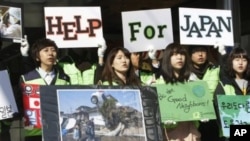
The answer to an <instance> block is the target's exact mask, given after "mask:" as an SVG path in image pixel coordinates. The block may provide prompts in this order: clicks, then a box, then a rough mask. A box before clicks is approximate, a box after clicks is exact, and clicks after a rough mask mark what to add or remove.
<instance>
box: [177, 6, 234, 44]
mask: <svg viewBox="0 0 250 141" xmlns="http://www.w3.org/2000/svg"><path fill="white" fill-rule="evenodd" d="M231 13H232V12H231V11H230V10H218V9H216V10H215V9H198V8H179V24H180V25H179V31H180V43H181V44H188V45H214V44H215V43H216V42H219V43H222V44H223V45H226V46H233V45H234V38H233V22H232V15H231Z"/></svg>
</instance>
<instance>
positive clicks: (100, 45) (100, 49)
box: [97, 38, 107, 57]
mask: <svg viewBox="0 0 250 141" xmlns="http://www.w3.org/2000/svg"><path fill="white" fill-rule="evenodd" d="M106 49H107V45H106V41H105V39H104V38H103V39H102V40H101V41H100V42H99V43H98V50H97V55H98V57H103V56H104V53H105V51H106Z"/></svg>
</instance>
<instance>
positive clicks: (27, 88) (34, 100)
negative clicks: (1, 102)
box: [22, 84, 42, 128]
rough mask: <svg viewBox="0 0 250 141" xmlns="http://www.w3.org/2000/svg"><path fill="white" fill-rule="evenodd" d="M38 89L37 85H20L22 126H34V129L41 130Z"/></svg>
mask: <svg viewBox="0 0 250 141" xmlns="http://www.w3.org/2000/svg"><path fill="white" fill-rule="evenodd" d="M39 89H40V86H39V85H33V84H23V85H22V94H23V107H24V119H25V120H24V126H34V128H41V126H42V125H41V113H40V112H41V108H40V107H41V106H40V92H39Z"/></svg>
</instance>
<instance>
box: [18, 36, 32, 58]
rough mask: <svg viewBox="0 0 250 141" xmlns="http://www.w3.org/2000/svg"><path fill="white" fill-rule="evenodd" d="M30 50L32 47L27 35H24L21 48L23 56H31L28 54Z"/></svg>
mask: <svg viewBox="0 0 250 141" xmlns="http://www.w3.org/2000/svg"><path fill="white" fill-rule="evenodd" d="M29 48H30V45H29V42H28V39H27V35H24V38H23V39H21V47H20V51H21V54H22V56H25V57H27V56H29V53H28V52H29Z"/></svg>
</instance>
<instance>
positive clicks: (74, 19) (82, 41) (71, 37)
mask: <svg viewBox="0 0 250 141" xmlns="http://www.w3.org/2000/svg"><path fill="white" fill-rule="evenodd" d="M44 14H45V18H44V19H45V30H46V31H45V32H46V37H47V38H49V39H52V40H54V41H55V42H56V44H57V45H58V47H59V48H77V47H98V42H100V41H102V40H103V31H102V18H101V10H100V7H45V8H44Z"/></svg>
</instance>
